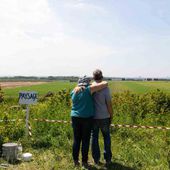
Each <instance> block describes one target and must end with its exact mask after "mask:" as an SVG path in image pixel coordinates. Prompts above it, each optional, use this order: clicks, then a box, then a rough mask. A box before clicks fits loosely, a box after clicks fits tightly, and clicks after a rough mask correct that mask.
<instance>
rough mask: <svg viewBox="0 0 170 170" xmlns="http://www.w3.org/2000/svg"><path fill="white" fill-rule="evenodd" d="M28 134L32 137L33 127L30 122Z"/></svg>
mask: <svg viewBox="0 0 170 170" xmlns="http://www.w3.org/2000/svg"><path fill="white" fill-rule="evenodd" d="M28 135H29V137H32V129H31V124H30V122H28Z"/></svg>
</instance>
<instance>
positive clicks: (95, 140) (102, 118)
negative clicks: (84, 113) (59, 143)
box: [92, 69, 113, 165]
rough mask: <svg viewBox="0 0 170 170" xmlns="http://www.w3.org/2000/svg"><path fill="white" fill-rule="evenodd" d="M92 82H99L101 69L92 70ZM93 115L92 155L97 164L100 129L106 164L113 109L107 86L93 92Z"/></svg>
mask: <svg viewBox="0 0 170 170" xmlns="http://www.w3.org/2000/svg"><path fill="white" fill-rule="evenodd" d="M93 79H94V82H93V83H94V84H97V83H100V82H101V81H102V79H103V75H102V71H101V70H99V69H96V70H95V71H94V72H93ZM93 100H94V106H95V115H94V121H93V129H92V156H93V159H94V162H95V164H99V160H100V146H99V130H101V132H102V135H103V139H104V159H105V161H106V165H109V164H110V163H111V158H112V152H111V138H110V124H111V121H112V117H113V109H112V103H111V96H110V92H109V88H108V87H107V88H104V89H102V90H100V91H98V92H95V93H94V94H93Z"/></svg>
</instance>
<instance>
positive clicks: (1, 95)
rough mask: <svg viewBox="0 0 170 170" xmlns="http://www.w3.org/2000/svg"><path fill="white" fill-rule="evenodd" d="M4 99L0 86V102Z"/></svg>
mask: <svg viewBox="0 0 170 170" xmlns="http://www.w3.org/2000/svg"><path fill="white" fill-rule="evenodd" d="M3 101H4V93H3V91H2V88H1V86H0V103H2V102H3Z"/></svg>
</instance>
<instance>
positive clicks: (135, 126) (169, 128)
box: [111, 124, 170, 130]
mask: <svg viewBox="0 0 170 170" xmlns="http://www.w3.org/2000/svg"><path fill="white" fill-rule="evenodd" d="M111 126H112V127H118V128H121V127H124V128H142V129H159V130H170V127H163V126H143V125H116V124H111Z"/></svg>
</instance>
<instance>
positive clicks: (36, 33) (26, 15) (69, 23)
mask: <svg viewBox="0 0 170 170" xmlns="http://www.w3.org/2000/svg"><path fill="white" fill-rule="evenodd" d="M169 9H170V1H169V0H1V2H0V76H19V75H22V76H83V75H88V76H91V75H92V72H93V70H95V69H96V68H99V69H101V70H102V71H103V75H104V76H110V77H170V66H169V65H170V10H169Z"/></svg>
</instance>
